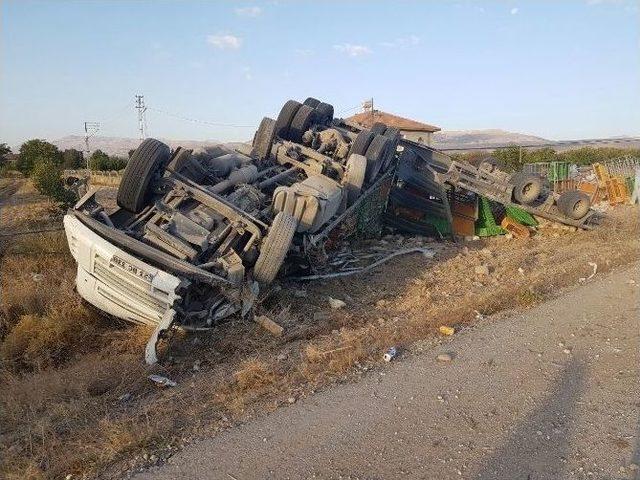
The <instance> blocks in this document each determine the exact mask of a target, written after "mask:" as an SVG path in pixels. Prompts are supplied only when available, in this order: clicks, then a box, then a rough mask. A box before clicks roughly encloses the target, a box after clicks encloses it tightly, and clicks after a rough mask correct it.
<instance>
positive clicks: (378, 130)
mask: <svg viewBox="0 0 640 480" xmlns="http://www.w3.org/2000/svg"><path fill="white" fill-rule="evenodd" d="M371 131H372V132H373V133H374V134H375V135H384V132H386V131H387V126H386V125H385V124H384V123H382V122H376V123H374V124H373V126H372V127H371Z"/></svg>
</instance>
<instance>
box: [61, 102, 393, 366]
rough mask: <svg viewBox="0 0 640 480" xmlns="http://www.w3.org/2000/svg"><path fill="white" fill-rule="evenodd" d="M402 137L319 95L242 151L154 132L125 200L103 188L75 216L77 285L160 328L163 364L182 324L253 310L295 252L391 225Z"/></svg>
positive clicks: (130, 176)
mask: <svg viewBox="0 0 640 480" xmlns="http://www.w3.org/2000/svg"><path fill="white" fill-rule="evenodd" d="M399 142H400V135H399V132H398V131H397V130H394V129H386V128H384V129H377V131H376V132H371V131H368V130H367V131H361V130H358V129H357V128H352V127H349V126H347V125H345V124H342V123H340V122H337V121H334V118H333V107H332V106H331V105H328V104H326V103H323V102H320V101H318V100H316V99H313V98H308V99H307V100H305V102H303V103H299V102H297V101H293V100H291V101H288V102H287V103H286V104H285V105H284V106H283V107H282V109H281V111H280V114H279V115H278V118H277V119H270V118H264V119H263V120H262V122H261V123H260V126H259V128H258V130H257V132H256V134H255V136H254V139H253V142H252V145H251V146H250V147H249V146H248V147H247V148H246V149H241V150H238V151H228V152H224V151H221V150H218V151H217V152H214V153H207V152H203V153H199V154H194V152H193V151H191V150H187V149H183V148H177V149H176V150H175V151H173V152H172V151H170V149H169V147H168V146H167V145H165V144H164V143H162V142H160V141H158V140H155V139H146V140H144V141H143V142H142V143H141V144H140V146H139V147H138V148H137V149H136V151H135V152H134V153H133V155H132V156H131V158H130V160H129V163H128V165H127V167H126V169H125V171H124V174H123V177H122V180H121V182H120V185H119V188H118V193H117V208H116V209H115V210H114V211H112V212H110V213H107V210H105V208H104V206H103V205H101V204H100V203H98V201H97V200H96V196H95V191H91V190H90V191H89V192H88V193H87V194H86V195H85V196H84V197H83V198H82V199H80V201H79V202H78V203H77V204H76V205H75V207H74V208H73V209H72V210H70V211H69V212H68V214H67V215H66V216H65V218H64V225H65V231H66V235H67V240H68V244H69V248H70V251H71V254H72V255H73V257H74V258H75V260H76V262H77V263H78V273H77V279H76V284H77V291H78V293H79V294H80V295H81V296H82V297H83V298H84V299H85V300H86V301H88V302H89V303H91V304H92V305H94V306H95V307H97V308H99V309H100V310H102V311H103V312H106V313H107V314H110V315H113V316H115V317H118V318H121V319H124V320H127V321H131V322H135V323H143V324H148V325H152V326H154V327H155V331H154V334H153V336H152V338H151V339H150V340H149V342H148V344H147V348H146V355H145V358H146V360H147V362H149V363H153V362H155V361H157V351H156V345H157V342H158V340H159V339H160V338H162V336H163V335H164V333H165V332H166V331H168V330H169V329H170V328H171V327H172V326H174V325H175V326H180V327H182V328H185V329H189V330H202V329H208V328H212V327H213V326H215V325H216V323H218V322H219V321H220V320H222V319H224V318H226V317H228V316H229V315H232V314H234V313H238V312H240V313H241V314H245V313H247V312H248V311H249V309H250V308H251V306H252V304H253V302H254V300H255V298H256V296H257V295H258V291H259V288H260V286H264V285H268V284H269V283H271V282H272V281H273V280H274V279H275V278H276V276H277V275H278V272H279V271H280V270H281V267H282V266H283V263H284V260H285V257H286V256H287V254H291V256H292V258H294V259H295V261H292V262H291V267H292V268H298V269H310V268H313V263H317V262H323V261H326V259H327V258H328V254H327V252H326V247H327V246H328V245H329V246H330V244H331V243H332V241H335V238H336V237H340V238H346V237H348V236H349V235H351V234H353V233H354V232H357V231H359V230H360V231H362V230H367V229H369V230H370V232H369V233H371V232H374V233H377V232H379V230H380V228H381V224H380V222H379V219H380V218H381V213H382V210H383V209H384V207H385V204H386V199H387V195H388V192H389V190H390V187H391V181H392V178H393V173H394V168H395V165H396V164H397V161H398V145H399ZM372 211H376V212H377V214H374V215H372V214H371V212H372Z"/></svg>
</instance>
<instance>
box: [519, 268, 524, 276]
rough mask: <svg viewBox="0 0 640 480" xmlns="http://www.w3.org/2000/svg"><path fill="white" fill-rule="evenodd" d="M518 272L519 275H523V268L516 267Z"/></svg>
mask: <svg viewBox="0 0 640 480" xmlns="http://www.w3.org/2000/svg"><path fill="white" fill-rule="evenodd" d="M518 273H519V274H520V275H524V268H522V267H519V268H518Z"/></svg>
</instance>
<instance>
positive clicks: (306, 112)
mask: <svg viewBox="0 0 640 480" xmlns="http://www.w3.org/2000/svg"><path fill="white" fill-rule="evenodd" d="M315 121H316V111H315V109H313V108H312V107H310V106H309V105H302V106H301V107H300V108H299V109H298V112H297V113H296V115H295V117H293V120H292V121H291V126H290V127H289V140H292V141H294V142H301V141H302V135H304V132H306V131H307V130H309V129H310V128H311V126H312V125H313V124H314V123H315Z"/></svg>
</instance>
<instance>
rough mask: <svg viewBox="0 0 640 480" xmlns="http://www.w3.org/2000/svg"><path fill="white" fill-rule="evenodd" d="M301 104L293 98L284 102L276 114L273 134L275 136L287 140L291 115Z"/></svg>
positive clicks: (294, 114)
mask: <svg viewBox="0 0 640 480" xmlns="http://www.w3.org/2000/svg"><path fill="white" fill-rule="evenodd" d="M301 106H302V104H301V103H300V102H296V101H295V100H289V101H288V102H287V103H285V104H284V105H283V107H282V109H281V110H280V113H279V114H278V119H277V120H276V127H275V134H276V136H278V137H280V138H282V139H284V140H287V139H288V138H289V128H290V127H291V122H292V121H293V117H295V116H296V113H298V109H299V108H300V107H301Z"/></svg>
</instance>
